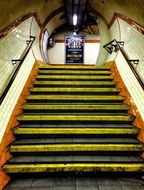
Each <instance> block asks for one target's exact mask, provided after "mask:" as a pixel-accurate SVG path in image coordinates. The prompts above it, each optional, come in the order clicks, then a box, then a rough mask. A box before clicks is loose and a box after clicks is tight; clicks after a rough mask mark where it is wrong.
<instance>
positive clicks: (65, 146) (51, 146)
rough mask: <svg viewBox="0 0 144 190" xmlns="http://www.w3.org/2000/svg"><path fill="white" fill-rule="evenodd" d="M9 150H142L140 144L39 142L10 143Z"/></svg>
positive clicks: (143, 149)
mask: <svg viewBox="0 0 144 190" xmlns="http://www.w3.org/2000/svg"><path fill="white" fill-rule="evenodd" d="M9 150H10V152H17V153H18V152H57V151H58V152H63V151H64V152H67V151H68V152H69V151H70V152H73V151H74V152H75V151H79V152H81V151H144V146H143V145H141V144H40V145H11V146H10V147H9Z"/></svg>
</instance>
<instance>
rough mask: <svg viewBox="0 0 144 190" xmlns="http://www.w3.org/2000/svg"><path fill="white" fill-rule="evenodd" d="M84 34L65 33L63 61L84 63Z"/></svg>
mask: <svg viewBox="0 0 144 190" xmlns="http://www.w3.org/2000/svg"><path fill="white" fill-rule="evenodd" d="M84 39H85V38H84V36H82V35H65V63H84Z"/></svg>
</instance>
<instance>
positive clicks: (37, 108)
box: [23, 104, 129, 113]
mask: <svg viewBox="0 0 144 190" xmlns="http://www.w3.org/2000/svg"><path fill="white" fill-rule="evenodd" d="M128 108H129V107H128V106H127V105H94V104H93V105H90V104H76V105H75V104H66V105H63V104H60V105H52V104H45V105H43V104H40V105H37V104H36V105H34V104H25V105H24V106H23V111H24V112H27V113H32V112H37V113H54V112H60V113H61V112H66V113H69V112H82V113H89V112H92V113H101V112H109V113H111V112H113V113H123V112H127V111H128Z"/></svg>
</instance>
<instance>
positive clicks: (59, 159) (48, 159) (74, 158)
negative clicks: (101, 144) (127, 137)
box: [8, 154, 144, 164]
mask: <svg viewBox="0 0 144 190" xmlns="http://www.w3.org/2000/svg"><path fill="white" fill-rule="evenodd" d="M63 162H67V163H74V162H81V163H83V162H87V163H102V162H103V163H113V162H117V163H131V162H133V163H138V162H139V163H142V164H144V160H143V159H141V158H139V157H138V156H119V155H104V156H100V155H87V154H85V155H84V154H83V155H62V156H59V155H43V156H41V155H37V156H20V155H19V156H16V155H15V156H13V158H11V159H10V160H9V161H8V163H9V164H20V163H21V164H24V163H25V164H26V163H28V164H30V163H31V164H33V163H55V164H57V163H63Z"/></svg>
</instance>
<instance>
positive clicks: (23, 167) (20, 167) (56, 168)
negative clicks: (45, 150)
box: [3, 163, 144, 173]
mask: <svg viewBox="0 0 144 190" xmlns="http://www.w3.org/2000/svg"><path fill="white" fill-rule="evenodd" d="M3 170H4V171H5V172H6V173H26V172H29V173H34V172H46V173H47V172H108V171H109V172H125V171H126V172H140V171H141V172H143V171H144V164H141V163H140V164H139V163H137V164H136V163H134V164H133V163H128V164H122V163H119V164H117V163H113V164H110V163H108V164H106V163H104V164H103V163H101V164H100V163H99V164H98V163H96V164H94V163H93V164H87V163H71V164H66V163H63V164H9V165H8V164H7V165H4V166H3Z"/></svg>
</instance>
